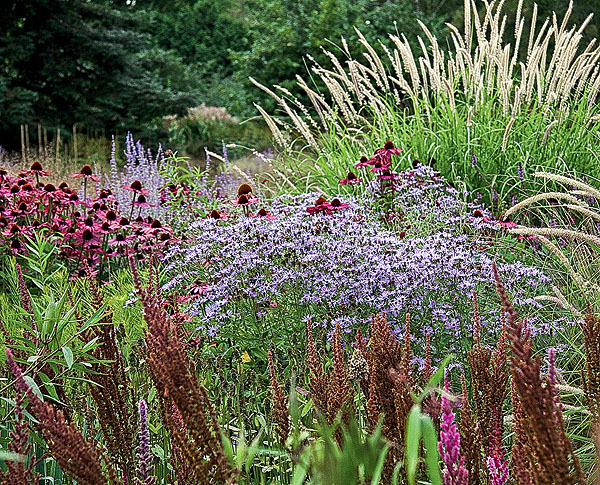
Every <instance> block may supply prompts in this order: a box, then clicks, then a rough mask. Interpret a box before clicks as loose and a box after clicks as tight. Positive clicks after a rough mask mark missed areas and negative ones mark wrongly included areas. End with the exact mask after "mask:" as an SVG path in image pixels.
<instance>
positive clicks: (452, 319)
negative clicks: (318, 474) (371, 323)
mask: <svg viewBox="0 0 600 485" xmlns="http://www.w3.org/2000/svg"><path fill="white" fill-rule="evenodd" d="M397 182H398V187H397V189H396V191H397V201H398V203H399V204H401V206H402V207H403V210H404V212H405V220H406V221H407V222H409V223H410V224H409V225H410V226H411V227H410V229H409V231H410V232H409V233H407V234H404V235H402V234H398V233H397V232H392V231H389V230H386V229H385V228H383V227H382V225H381V222H380V219H379V217H378V215H377V214H376V213H374V212H373V211H372V210H370V209H369V205H370V204H368V202H367V203H364V202H359V201H357V200H356V199H353V198H350V199H343V198H341V197H338V198H335V199H332V200H331V202H328V201H327V200H325V199H324V198H319V199H317V202H316V203H311V202H310V201H311V200H312V201H314V200H315V198H316V197H317V196H318V194H304V195H300V196H282V197H280V198H278V199H276V200H275V201H274V202H273V203H272V206H271V208H270V210H269V211H267V210H265V209H262V210H263V214H264V215H267V214H268V215H270V217H250V216H255V215H258V214H251V213H250V212H249V211H247V212H244V213H243V214H242V213H239V212H238V213H232V214H226V216H225V214H221V213H220V212H218V211H215V212H216V214H214V217H212V216H211V217H208V218H206V219H203V220H200V221H197V222H195V223H193V224H192V226H191V227H190V231H189V233H188V234H189V236H190V238H189V240H188V241H187V242H186V243H185V244H180V245H177V246H174V247H173V248H172V249H171V250H170V251H169V253H168V254H167V257H166V261H167V263H168V271H170V273H171V274H172V278H171V280H170V282H169V283H168V284H167V285H166V290H167V291H172V292H173V293H175V294H177V295H186V296H185V297H183V298H182V299H183V300H184V303H185V304H187V305H188V307H187V308H188V311H189V313H190V314H191V315H192V316H193V318H194V319H195V320H196V321H197V322H198V331H199V332H204V333H208V334H209V335H211V336H212V335H215V334H217V333H218V332H219V330H220V329H221V328H222V326H223V325H239V324H241V323H243V322H247V319H248V315H250V317H251V318H255V319H257V320H263V321H264V320H270V319H272V321H273V322H274V323H275V322H278V321H282V320H284V319H289V314H290V312H291V311H292V312H293V314H294V315H295V318H296V319H297V320H298V321H300V320H302V319H304V318H311V320H312V321H313V322H314V323H320V324H322V325H324V326H325V327H326V328H327V329H331V328H333V327H335V325H336V324H337V323H340V325H341V327H342V329H344V330H345V331H347V332H350V331H352V330H354V329H356V328H357V327H359V326H364V325H365V323H366V322H367V321H368V319H369V317H370V315H371V314H372V313H377V312H381V311H385V312H386V313H387V316H388V319H389V320H390V321H392V322H397V325H398V330H399V332H401V328H402V322H403V321H404V317H405V315H406V313H407V312H410V313H411V314H412V316H413V319H412V321H413V323H414V325H415V326H418V327H419V328H418V329H417V328H414V329H413V330H414V332H415V334H419V333H420V334H421V335H424V334H427V333H429V334H432V343H433V344H434V345H436V346H437V347H438V348H439V349H440V350H442V349H449V350H452V348H451V342H456V341H457V337H469V336H471V335H472V327H471V317H470V312H471V307H472V300H471V298H472V296H471V295H472V293H473V291H477V293H478V294H479V298H480V306H481V307H482V309H485V310H486V311H482V313H483V314H484V315H488V316H489V318H488V320H486V321H485V322H484V327H485V328H487V329H488V330H489V331H492V332H496V331H497V329H498V325H499V321H500V316H499V312H498V302H497V297H496V295H495V290H494V285H493V278H492V274H491V268H492V262H493V261H495V260H496V259H497V257H496V256H497V255H496V253H495V251H494V244H493V238H492V237H490V234H493V233H496V232H497V231H499V230H500V226H499V224H498V223H497V222H496V221H494V220H493V218H492V217H491V215H490V214H489V213H488V212H487V211H486V210H485V208H483V207H481V206H477V205H473V204H469V203H466V202H464V201H463V200H461V197H460V195H461V194H459V193H458V191H457V190H456V189H454V188H452V187H450V186H448V184H447V183H446V182H445V181H444V180H443V178H442V177H440V176H439V174H438V173H437V172H435V171H434V170H433V169H432V168H431V167H424V166H418V167H416V168H414V169H412V170H409V171H406V172H401V173H399V174H398V177H397ZM241 195H243V194H241ZM241 195H240V196H241ZM240 196H238V202H239V197H240ZM248 200H250V199H248ZM336 200H337V201H339V205H338V203H337V202H335V201H336ZM248 203H249V202H248ZM238 205H242V206H243V205H244V204H239V203H238ZM335 206H338V207H340V209H334V208H335ZM498 266H499V269H500V272H501V274H502V276H503V279H504V281H505V284H506V285H507V287H508V288H509V290H510V291H511V296H512V297H513V299H514V301H515V304H517V305H519V306H520V307H522V310H523V312H524V313H525V314H527V313H532V311H531V310H532V309H533V310H537V309H538V308H539V306H540V304H539V303H537V302H536V301H535V300H533V297H534V296H536V295H538V294H545V293H547V292H548V290H549V287H550V281H549V279H548V278H547V277H546V276H545V275H544V274H543V273H542V272H541V271H540V270H538V269H536V268H533V267H528V266H526V265H525V264H523V263H521V262H514V263H499V265H498ZM530 323H531V325H532V327H533V328H534V329H535V328H539V331H540V332H553V331H555V330H556V327H555V325H554V324H553V323H552V322H550V323H547V324H544V325H542V323H541V322H536V320H535V319H532V320H531V322H530ZM536 325H538V327H536ZM434 329H435V331H434Z"/></svg>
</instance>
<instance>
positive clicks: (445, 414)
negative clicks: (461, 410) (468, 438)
mask: <svg viewBox="0 0 600 485" xmlns="http://www.w3.org/2000/svg"><path fill="white" fill-rule="evenodd" d="M444 391H445V392H446V394H447V393H449V392H450V385H449V382H448V376H446V378H445V382H444ZM440 438H441V440H440V442H439V444H438V449H439V452H440V456H441V458H442V462H443V463H444V471H443V475H442V478H443V482H444V485H468V483H469V471H468V470H467V469H466V468H465V457H464V456H461V455H460V433H459V432H458V429H457V427H456V423H455V422H454V412H453V411H452V402H451V401H450V399H448V398H447V397H446V396H445V395H443V396H442V422H441V431H440Z"/></svg>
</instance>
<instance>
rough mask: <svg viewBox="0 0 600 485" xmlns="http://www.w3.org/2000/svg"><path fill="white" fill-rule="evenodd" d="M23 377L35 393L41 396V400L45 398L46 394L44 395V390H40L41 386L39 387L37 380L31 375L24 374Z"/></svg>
mask: <svg viewBox="0 0 600 485" xmlns="http://www.w3.org/2000/svg"><path fill="white" fill-rule="evenodd" d="M23 378H24V379H25V382H26V383H27V384H28V385H29V387H31V390H32V391H33V393H34V394H35V395H36V396H37V397H39V398H40V400H42V401H43V400H44V396H42V391H40V388H39V387H38V385H37V384H36V383H35V381H34V380H33V378H32V377H31V376H23Z"/></svg>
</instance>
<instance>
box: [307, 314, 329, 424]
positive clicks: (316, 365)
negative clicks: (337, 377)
mask: <svg viewBox="0 0 600 485" xmlns="http://www.w3.org/2000/svg"><path fill="white" fill-rule="evenodd" d="M306 336H307V364H308V370H309V372H310V379H309V383H308V386H309V387H308V388H309V391H310V397H311V399H312V400H313V402H314V404H315V406H316V408H317V409H318V410H319V411H320V412H321V413H322V414H323V415H324V416H327V409H328V406H327V401H328V399H327V397H328V396H327V381H326V377H325V373H324V372H323V365H322V364H321V359H320V358H319V355H318V353H317V348H316V346H315V341H314V338H313V332H312V324H311V321H310V319H309V320H308V321H307V322H306Z"/></svg>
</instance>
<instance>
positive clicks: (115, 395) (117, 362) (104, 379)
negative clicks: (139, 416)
mask: <svg viewBox="0 0 600 485" xmlns="http://www.w3.org/2000/svg"><path fill="white" fill-rule="evenodd" d="M89 288H90V293H91V295H92V306H93V307H94V309H95V310H100V309H101V308H102V306H103V301H102V296H101V295H100V292H99V290H98V288H97V287H96V284H95V282H94V280H93V279H92V278H89ZM101 323H102V325H97V326H94V327H93V329H92V330H91V331H90V333H91V334H92V335H91V336H93V337H95V338H98V341H99V342H100V343H101V344H102V345H99V346H98V347H96V348H95V349H94V351H93V353H94V357H96V359H97V361H96V362H94V363H92V368H91V370H92V371H93V372H94V373H95V378H94V381H95V382H96V384H98V385H95V384H91V383H90V384H89V390H90V394H91V396H92V399H93V400H94V402H95V403H96V414H97V416H98V422H99V423H100V428H101V429H102V434H103V436H104V439H105V440H106V448H107V450H108V453H109V455H110V457H111V459H112V462H113V463H114V464H115V465H117V466H118V467H119V469H120V470H121V473H122V474H123V475H124V476H126V477H132V476H133V473H134V468H135V465H134V446H135V445H134V443H135V428H134V416H133V413H132V412H131V407H132V399H131V396H130V394H131V391H130V388H129V379H128V378H127V375H126V373H125V364H124V362H123V356H122V354H121V352H120V351H119V348H118V346H117V340H116V335H115V327H114V325H113V323H112V313H111V312H108V311H105V312H104V315H103V317H102V320H101Z"/></svg>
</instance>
